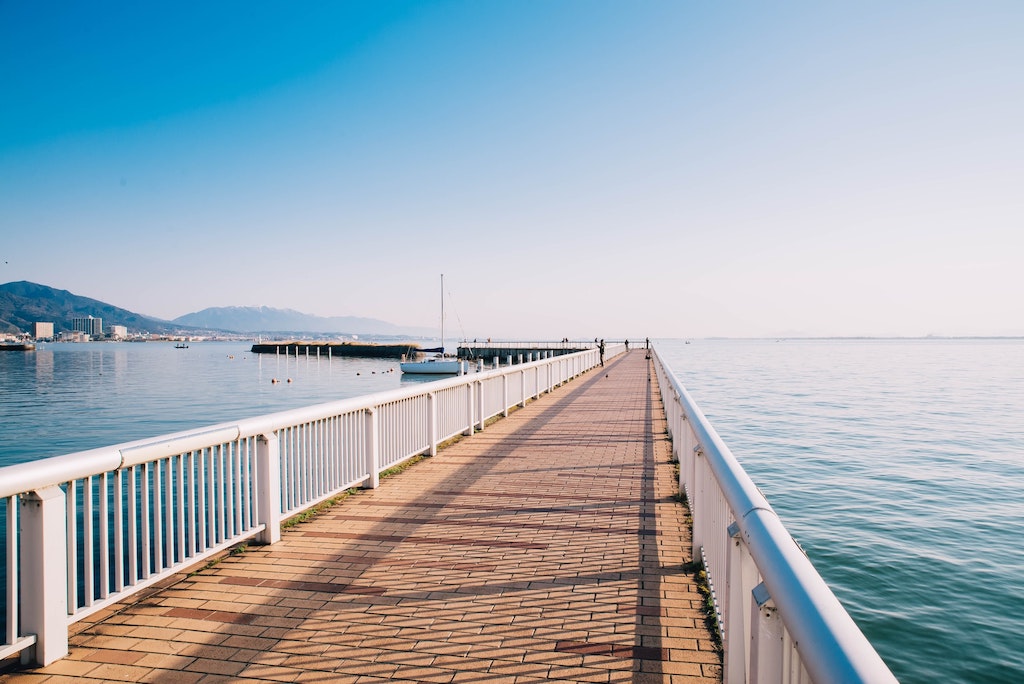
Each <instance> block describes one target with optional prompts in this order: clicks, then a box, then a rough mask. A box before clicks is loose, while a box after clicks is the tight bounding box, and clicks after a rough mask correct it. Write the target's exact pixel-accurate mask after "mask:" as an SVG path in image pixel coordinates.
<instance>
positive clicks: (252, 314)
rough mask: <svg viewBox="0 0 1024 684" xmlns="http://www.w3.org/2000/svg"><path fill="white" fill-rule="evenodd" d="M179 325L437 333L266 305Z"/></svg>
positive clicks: (228, 309)
mask: <svg viewBox="0 0 1024 684" xmlns="http://www.w3.org/2000/svg"><path fill="white" fill-rule="evenodd" d="M173 322H174V323H177V324H179V325H186V326H193V327H203V328H213V329H216V330H231V331H234V332H248V333H257V332H263V333H269V332H306V333H345V334H349V335H352V334H356V335H381V336H409V337H431V336H435V335H437V331H435V330H431V329H428V328H409V327H402V326H398V325H395V324H393V323H388V322H387V321H380V320H377V319H374V318H360V317H357V316H330V317H325V316H314V315H311V314H305V313H302V312H300V311H294V310H292V309H273V308H271V307H268V306H225V307H213V308H209V309H203V310H202V311H197V312H195V313H190V314H185V315H184V316H179V317H178V318H175V319H174V321H173Z"/></svg>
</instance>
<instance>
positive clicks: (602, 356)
mask: <svg viewBox="0 0 1024 684" xmlns="http://www.w3.org/2000/svg"><path fill="white" fill-rule="evenodd" d="M597 348H598V350H599V351H600V352H601V365H602V366H603V365H604V340H601V344H599V345H598V346H597Z"/></svg>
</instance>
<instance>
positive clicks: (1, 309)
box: [0, 280, 437, 338]
mask: <svg viewBox="0 0 1024 684" xmlns="http://www.w3.org/2000/svg"><path fill="white" fill-rule="evenodd" d="M87 316H92V317H95V318H99V319H102V324H103V327H104V328H105V329H107V328H112V327H114V326H121V327H124V328H126V329H127V331H128V333H129V334H130V335H172V336H210V335H211V334H214V333H221V334H225V333H227V334H236V335H246V336H249V337H251V336H252V335H255V334H263V335H282V336H288V335H291V336H296V335H301V336H308V335H316V334H320V335H348V336H352V337H354V336H359V335H364V336H376V337H395V338H409V337H411V338H430V337H436V335H437V331H436V330H432V329H430V328H416V327H403V326H399V325H395V324H393V323H388V322H387V321H380V320H376V319H373V318H359V317H355V316H335V317H322V316H313V315H310V314H304V313H301V312H299V311H294V310H291V309H273V308H270V307H254V306H249V307H241V306H233V307H219V308H209V309H203V310H202V311H198V312H194V313H190V314H185V315H184V316H179V317H178V318H176V319H174V320H173V321H166V320H162V319H159V318H154V317H150V316H145V315H142V314H138V313H135V312H133V311H128V310H127V309H122V308H120V307H117V306H114V305H113V304H108V303H106V302H101V301H99V300H97V299H91V298H89V297H82V296H80V295H76V294H73V293H71V292H68V291H67V290H58V289H56V288H52V287H48V286H46V285H40V284H38V283H32V282H28V281H25V280H22V281H18V282H11V283H5V284H3V285H0V334H6V335H14V336H17V335H26V334H29V333H31V331H32V330H33V326H34V324H36V323H40V322H47V323H53V333H52V334H58V333H60V332H62V331H71V330H74V320H75V319H76V318H82V317H87Z"/></svg>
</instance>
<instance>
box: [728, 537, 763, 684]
mask: <svg viewBox="0 0 1024 684" xmlns="http://www.w3.org/2000/svg"><path fill="white" fill-rule="evenodd" d="M729 544H730V546H729V555H728V557H727V558H726V561H725V562H726V588H725V591H724V592H723V596H722V598H723V599H725V600H724V601H723V602H722V603H723V604H724V606H723V610H724V614H723V616H722V618H723V621H724V622H725V634H724V635H723V637H724V640H725V644H724V647H725V648H724V650H725V659H724V663H723V664H724V665H725V672H724V677H723V679H722V681H723V682H725V684H743V682H746V681H747V679H746V677H747V671H748V668H749V667H750V663H749V661H748V659H749V657H750V649H749V648H748V647H749V645H750V616H751V612H750V609H749V606H748V605H747V604H748V601H749V599H750V597H751V595H752V594H751V592H753V590H754V587H755V586H756V585H757V583H758V575H757V565H755V564H754V559H753V557H751V555H750V550H749V549H748V548H747V545H746V544H745V543H743V537H742V535H741V534H740V526H739V524H738V523H735V522H734V523H732V524H731V525H729Z"/></svg>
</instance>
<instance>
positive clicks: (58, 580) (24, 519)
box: [9, 483, 73, 665]
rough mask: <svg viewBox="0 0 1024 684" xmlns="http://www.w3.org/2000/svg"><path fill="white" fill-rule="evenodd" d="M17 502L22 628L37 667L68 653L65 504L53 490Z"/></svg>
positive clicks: (28, 495) (48, 489)
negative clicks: (31, 644)
mask: <svg viewBox="0 0 1024 684" xmlns="http://www.w3.org/2000/svg"><path fill="white" fill-rule="evenodd" d="M72 486H73V483H72ZM20 498H21V540H22V542H21V543H22V552H21V599H22V603H21V623H22V628H23V630H24V633H25V634H35V635H36V644H35V658H34V660H35V662H36V663H38V664H39V665H49V664H50V663H52V662H53V661H55V660H57V659H58V658H63V657H64V656H66V655H67V654H68V590H67V584H68V574H67V573H68V566H67V564H68V561H69V559H68V557H67V552H68V548H67V530H66V529H65V523H66V522H67V521H66V512H65V507H66V502H65V499H64V491H63V490H62V489H61V488H60V487H59V486H57V485H53V486H51V487H46V488H45V489H40V490H38V491H34V492H29V493H27V494H22V495H21V497H20ZM9 543H15V542H14V540H9ZM72 562H73V561H72Z"/></svg>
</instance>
